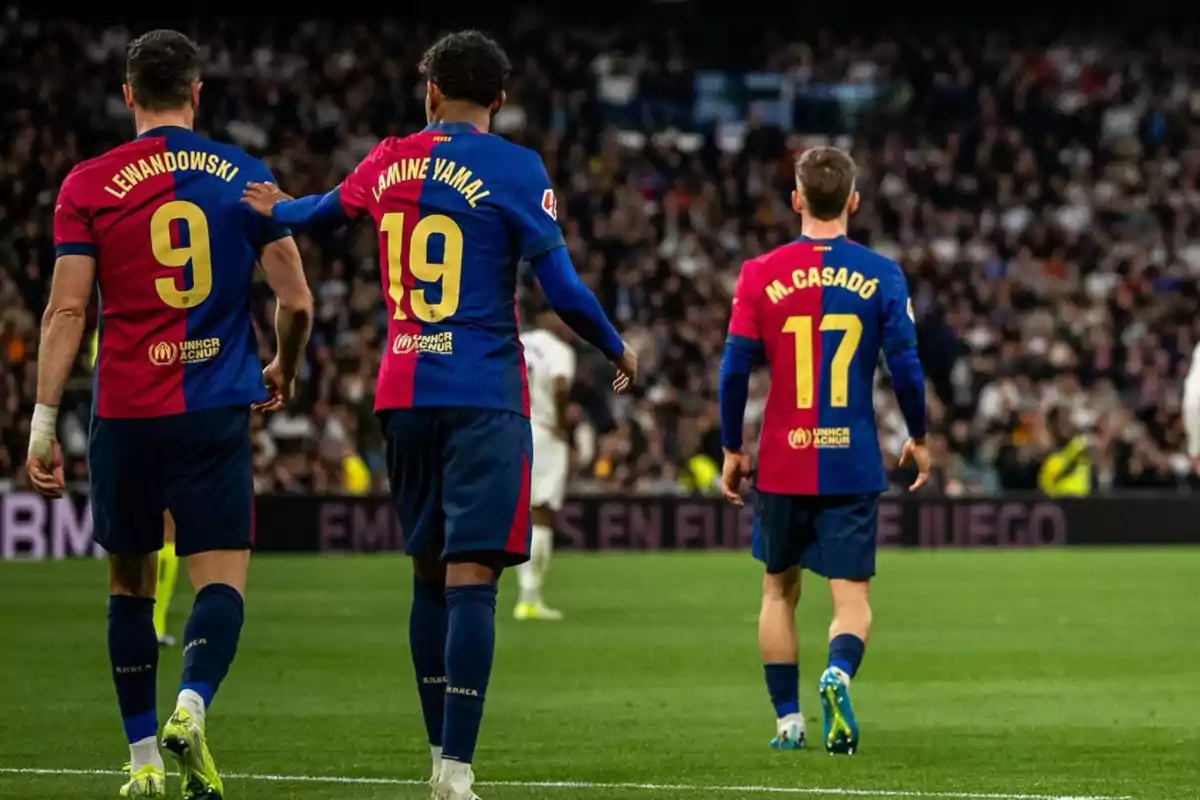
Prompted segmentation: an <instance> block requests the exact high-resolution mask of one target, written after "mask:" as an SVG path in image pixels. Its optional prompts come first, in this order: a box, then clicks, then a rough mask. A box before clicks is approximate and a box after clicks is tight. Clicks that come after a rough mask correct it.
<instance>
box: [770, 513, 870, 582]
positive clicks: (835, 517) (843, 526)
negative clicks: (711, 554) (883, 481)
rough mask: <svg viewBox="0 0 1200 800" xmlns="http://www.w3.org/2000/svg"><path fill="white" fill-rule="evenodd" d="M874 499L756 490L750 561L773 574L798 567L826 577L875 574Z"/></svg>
mask: <svg viewBox="0 0 1200 800" xmlns="http://www.w3.org/2000/svg"><path fill="white" fill-rule="evenodd" d="M878 511H879V495H877V494H850V495H787V494H770V493H767V492H759V493H758V496H757V499H756V501H755V509H754V537H753V540H752V545H751V547H752V552H753V553H754V557H755V558H757V559H758V560H759V561H762V562H763V563H764V564H766V566H767V572H769V573H770V574H772V575H778V574H779V573H781V572H786V571H787V570H789V569H791V568H792V567H797V566H799V567H803V568H804V569H807V570H809V571H811V572H815V573H816V574H818V575H821V576H823V577H826V578H843V579H845V580H866V579H867V578H870V577H871V576H872V575H874V574H875V536H876V531H875V522H876V518H877V516H878Z"/></svg>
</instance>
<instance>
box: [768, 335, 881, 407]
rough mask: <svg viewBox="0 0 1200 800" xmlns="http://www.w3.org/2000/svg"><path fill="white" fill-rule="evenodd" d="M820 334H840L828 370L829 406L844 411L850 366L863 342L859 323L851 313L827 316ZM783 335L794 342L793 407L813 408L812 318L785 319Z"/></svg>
mask: <svg viewBox="0 0 1200 800" xmlns="http://www.w3.org/2000/svg"><path fill="white" fill-rule="evenodd" d="M821 330H822V331H842V332H843V333H844V334H845V335H844V336H843V337H842V340H841V341H840V342H838V346H837V350H835V351H834V353H833V363H832V364H830V370H829V393H830V394H831V395H832V396H831V397H830V398H829V405H830V406H831V407H832V408H845V407H846V406H847V405H849V403H850V363H851V362H852V361H854V354H855V353H856V352H857V351H858V342H859V340H860V339H862V331H863V325H862V320H861V319H859V318H858V317H857V316H855V315H854V314H827V315H825V316H824V317H822V318H821ZM783 332H784V333H790V334H792V337H793V338H794V339H795V340H796V342H795V344H796V408H812V406H813V394H814V393H815V392H814V389H813V372H814V371H815V370H814V368H813V318H812V317H788V318H787V321H786V322H784V323H783Z"/></svg>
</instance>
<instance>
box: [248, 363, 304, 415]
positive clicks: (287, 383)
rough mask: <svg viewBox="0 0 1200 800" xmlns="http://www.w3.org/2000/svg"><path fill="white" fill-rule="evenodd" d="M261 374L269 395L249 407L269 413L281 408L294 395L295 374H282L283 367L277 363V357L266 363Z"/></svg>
mask: <svg viewBox="0 0 1200 800" xmlns="http://www.w3.org/2000/svg"><path fill="white" fill-rule="evenodd" d="M262 374H263V383H265V384H266V385H267V391H268V392H269V393H270V397H268V398H267V399H266V400H265V401H264V402H262V403H255V404H254V405H253V406H251V407H252V408H253V409H254V410H255V411H261V412H263V413H264V414H269V413H271V412H272V411H278V410H279V409H281V408H283V407H284V406H285V405H287V403H288V401H290V400H291V399H292V398H293V397H295V396H296V376H295V375H286V374H284V371H283V367H282V366H280V364H279V359H275V360H274V361H272V362H271V363H270V364H267V366H266V369H264V370H263V373H262Z"/></svg>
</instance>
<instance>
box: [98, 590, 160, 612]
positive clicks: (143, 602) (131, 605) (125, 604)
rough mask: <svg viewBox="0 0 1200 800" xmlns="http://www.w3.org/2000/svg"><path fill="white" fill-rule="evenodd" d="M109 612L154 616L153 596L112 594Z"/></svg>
mask: <svg viewBox="0 0 1200 800" xmlns="http://www.w3.org/2000/svg"><path fill="white" fill-rule="evenodd" d="M108 613H110V614H128V615H130V616H136V617H140V616H154V598H153V597H133V596H132V595H128V594H110V595H109V596H108Z"/></svg>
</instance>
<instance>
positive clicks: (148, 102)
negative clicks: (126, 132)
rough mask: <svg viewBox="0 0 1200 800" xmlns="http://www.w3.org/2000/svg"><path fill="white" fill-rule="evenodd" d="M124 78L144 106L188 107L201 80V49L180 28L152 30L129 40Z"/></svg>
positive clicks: (155, 107)
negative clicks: (196, 85)
mask: <svg viewBox="0 0 1200 800" xmlns="http://www.w3.org/2000/svg"><path fill="white" fill-rule="evenodd" d="M125 79H126V80H127V81H129V88H130V89H131V90H132V91H133V100H134V102H135V103H137V104H138V105H139V106H141V107H142V108H145V109H148V110H151V111H164V110H167V109H172V108H179V107H180V106H185V105H187V104H188V102H189V101H190V100H191V97H192V84H194V83H196V81H198V80H200V48H199V47H197V46H196V43H195V42H193V41H192V40H191V39H189V38H188V37H186V36H184V35H183V34H182V33H180V32H179V31H172V30H167V29H162V30H156V31H150V32H149V33H143V34H142V35H141V36H139V37H137V38H136V39H134V40H133V41H132V42H130V43H129V49H128V50H127V51H126V55H125Z"/></svg>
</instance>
